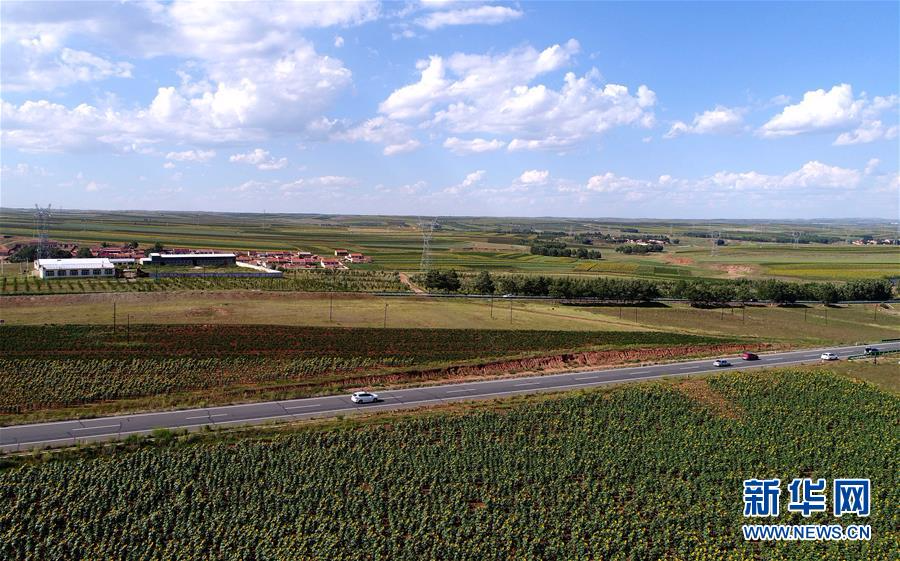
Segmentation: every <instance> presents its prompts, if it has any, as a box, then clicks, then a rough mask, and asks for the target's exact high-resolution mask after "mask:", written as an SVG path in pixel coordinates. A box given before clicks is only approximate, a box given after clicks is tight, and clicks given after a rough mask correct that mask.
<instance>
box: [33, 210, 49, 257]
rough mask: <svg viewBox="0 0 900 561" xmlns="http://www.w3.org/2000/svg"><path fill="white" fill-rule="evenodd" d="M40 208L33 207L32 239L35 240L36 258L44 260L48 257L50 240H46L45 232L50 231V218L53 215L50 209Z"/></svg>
mask: <svg viewBox="0 0 900 561" xmlns="http://www.w3.org/2000/svg"><path fill="white" fill-rule="evenodd" d="M51 206H53V205H47V208H41V207H39V206H38V205H34V237H35V239H36V240H37V258H38V259H46V258H47V257H50V240H49V239H48V238H47V232H48V230H49V229H50V217H51V216H53V213H52V212H51V210H50V207H51Z"/></svg>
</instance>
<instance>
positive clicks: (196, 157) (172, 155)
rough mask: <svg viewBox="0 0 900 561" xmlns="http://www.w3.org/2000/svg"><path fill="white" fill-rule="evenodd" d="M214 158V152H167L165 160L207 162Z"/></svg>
mask: <svg viewBox="0 0 900 561" xmlns="http://www.w3.org/2000/svg"><path fill="white" fill-rule="evenodd" d="M215 157H216V151H215V150H185V151H184V152H169V153H168V154H166V159H167V160H174V161H176V162H208V161H210V160H212V159H213V158H215Z"/></svg>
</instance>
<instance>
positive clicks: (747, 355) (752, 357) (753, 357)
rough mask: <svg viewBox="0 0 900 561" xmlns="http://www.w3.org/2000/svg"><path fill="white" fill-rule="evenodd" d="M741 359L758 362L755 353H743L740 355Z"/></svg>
mask: <svg viewBox="0 0 900 561" xmlns="http://www.w3.org/2000/svg"><path fill="white" fill-rule="evenodd" d="M741 358H742V359H744V360H759V355H758V354H756V353H751V352H744V354H742V355H741Z"/></svg>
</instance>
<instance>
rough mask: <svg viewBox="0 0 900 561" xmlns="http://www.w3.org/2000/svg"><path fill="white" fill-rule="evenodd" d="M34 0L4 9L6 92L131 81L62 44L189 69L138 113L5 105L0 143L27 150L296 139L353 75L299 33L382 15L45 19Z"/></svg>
mask: <svg viewBox="0 0 900 561" xmlns="http://www.w3.org/2000/svg"><path fill="white" fill-rule="evenodd" d="M32 4H33V5H29V3H21V4H20V3H4V4H3V6H2V9H3V16H4V17H3V18H2V26H3V27H2V29H3V65H2V66H3V82H4V88H7V85H9V86H10V87H13V86H15V87H16V88H17V89H23V90H38V89H49V88H51V87H58V86H59V85H64V84H66V83H72V82H73V81H87V80H97V79H103V78H107V77H112V76H119V77H125V76H128V75H130V72H131V65H130V64H127V63H118V62H114V61H111V60H108V59H107V58H104V57H101V56H99V55H96V54H93V53H89V52H87V51H82V50H74V49H71V48H67V47H65V45H66V43H67V42H68V41H73V40H77V39H78V38H80V37H89V38H90V39H91V40H93V41H98V42H103V43H104V44H108V45H111V48H115V49H118V50H119V51H121V52H130V53H131V54H132V55H133V56H136V57H142V58H152V57H157V56H175V57H178V58H181V59H189V60H190V61H191V62H190V64H188V65H185V66H184V67H182V69H181V70H179V76H180V84H164V85H163V86H162V87H159V89H158V91H157V92H156V96H155V97H154V98H153V100H152V102H151V103H150V104H149V105H148V106H146V107H137V108H134V107H132V106H129V107H127V108H121V107H117V106H116V105H115V100H112V101H107V102H104V103H103V104H99V105H91V104H86V103H83V104H80V105H76V106H74V107H66V106H63V105H61V104H58V103H53V102H50V101H46V100H28V101H25V102H22V103H21V104H19V105H12V104H9V103H4V107H3V117H4V127H3V129H4V130H3V142H4V144H5V145H7V146H12V147H16V148H21V149H24V150H32V151H58V150H83V149H95V148H113V149H115V150H123V151H127V150H136V149H137V148H136V147H139V146H147V145H152V144H153V143H159V142H191V143H203V144H214V143H221V142H234V141H254V140H263V139H266V138H269V137H271V136H274V135H279V134H283V133H289V132H300V131H303V130H305V128H306V126H307V125H308V124H309V123H310V122H311V121H313V120H314V119H316V118H318V117H319V116H320V115H321V113H322V111H323V110H325V109H326V108H327V107H329V106H330V104H331V102H332V101H333V100H334V98H335V97H336V95H337V94H338V93H339V92H341V91H342V90H344V89H345V88H346V87H347V86H349V84H350V83H351V81H352V75H351V72H350V70H348V69H347V68H346V67H344V65H343V63H342V62H341V61H340V60H337V59H335V58H333V57H329V56H326V55H322V54H319V53H317V52H316V50H315V49H314V48H313V46H312V44H311V43H310V42H309V41H307V40H306V39H304V38H303V37H302V36H301V35H299V32H301V31H302V30H304V29H308V28H313V27H328V26H348V25H357V24H360V23H363V22H365V21H370V20H371V19H373V18H375V17H377V15H378V10H379V8H378V4H377V3H374V2H336V3H326V2H318V3H306V2H303V3H300V2H297V3H286V4H283V5H277V4H273V3H244V2H234V3H232V2H215V3H196V2H178V1H176V2H172V3H166V4H151V3H146V4H144V3H142V4H138V3H124V4H102V5H99V4H98V5H85V4H80V5H70V4H60V5H57V6H55V7H54V10H53V13H52V15H51V14H50V11H48V10H46V9H43V8H42V5H43V3H32ZM10 45H19V46H20V47H21V48H23V49H30V50H29V52H31V53H34V57H37V58H39V59H40V60H38V61H37V62H34V61H31V59H28V60H25V61H24V62H23V60H21V57H19V58H16V57H13V56H8V53H9V54H11V52H10ZM37 58H36V59H35V60H37ZM17 76H27V77H29V80H31V81H32V82H34V83H32V84H30V85H29V84H28V83H26V82H25V81H24V80H20V79H19V78H17ZM18 86H21V88H19V87H18ZM58 133H59V134H58Z"/></svg>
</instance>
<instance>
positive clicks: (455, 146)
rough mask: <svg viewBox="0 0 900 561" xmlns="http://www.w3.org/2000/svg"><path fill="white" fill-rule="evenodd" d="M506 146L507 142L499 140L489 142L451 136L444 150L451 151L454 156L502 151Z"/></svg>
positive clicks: (445, 142)
mask: <svg viewBox="0 0 900 561" xmlns="http://www.w3.org/2000/svg"><path fill="white" fill-rule="evenodd" d="M504 146H506V142H505V141H503V140H498V139H496V138H495V139H492V140H487V139H484V138H473V139H471V140H464V139H462V138H456V137H455V136H451V137H450V138H448V139H447V140H445V141H444V148H446V149H448V150H450V151H451V152H453V153H454V154H480V153H483V152H494V151H496V150H501V149H502V148H503V147H504Z"/></svg>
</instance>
